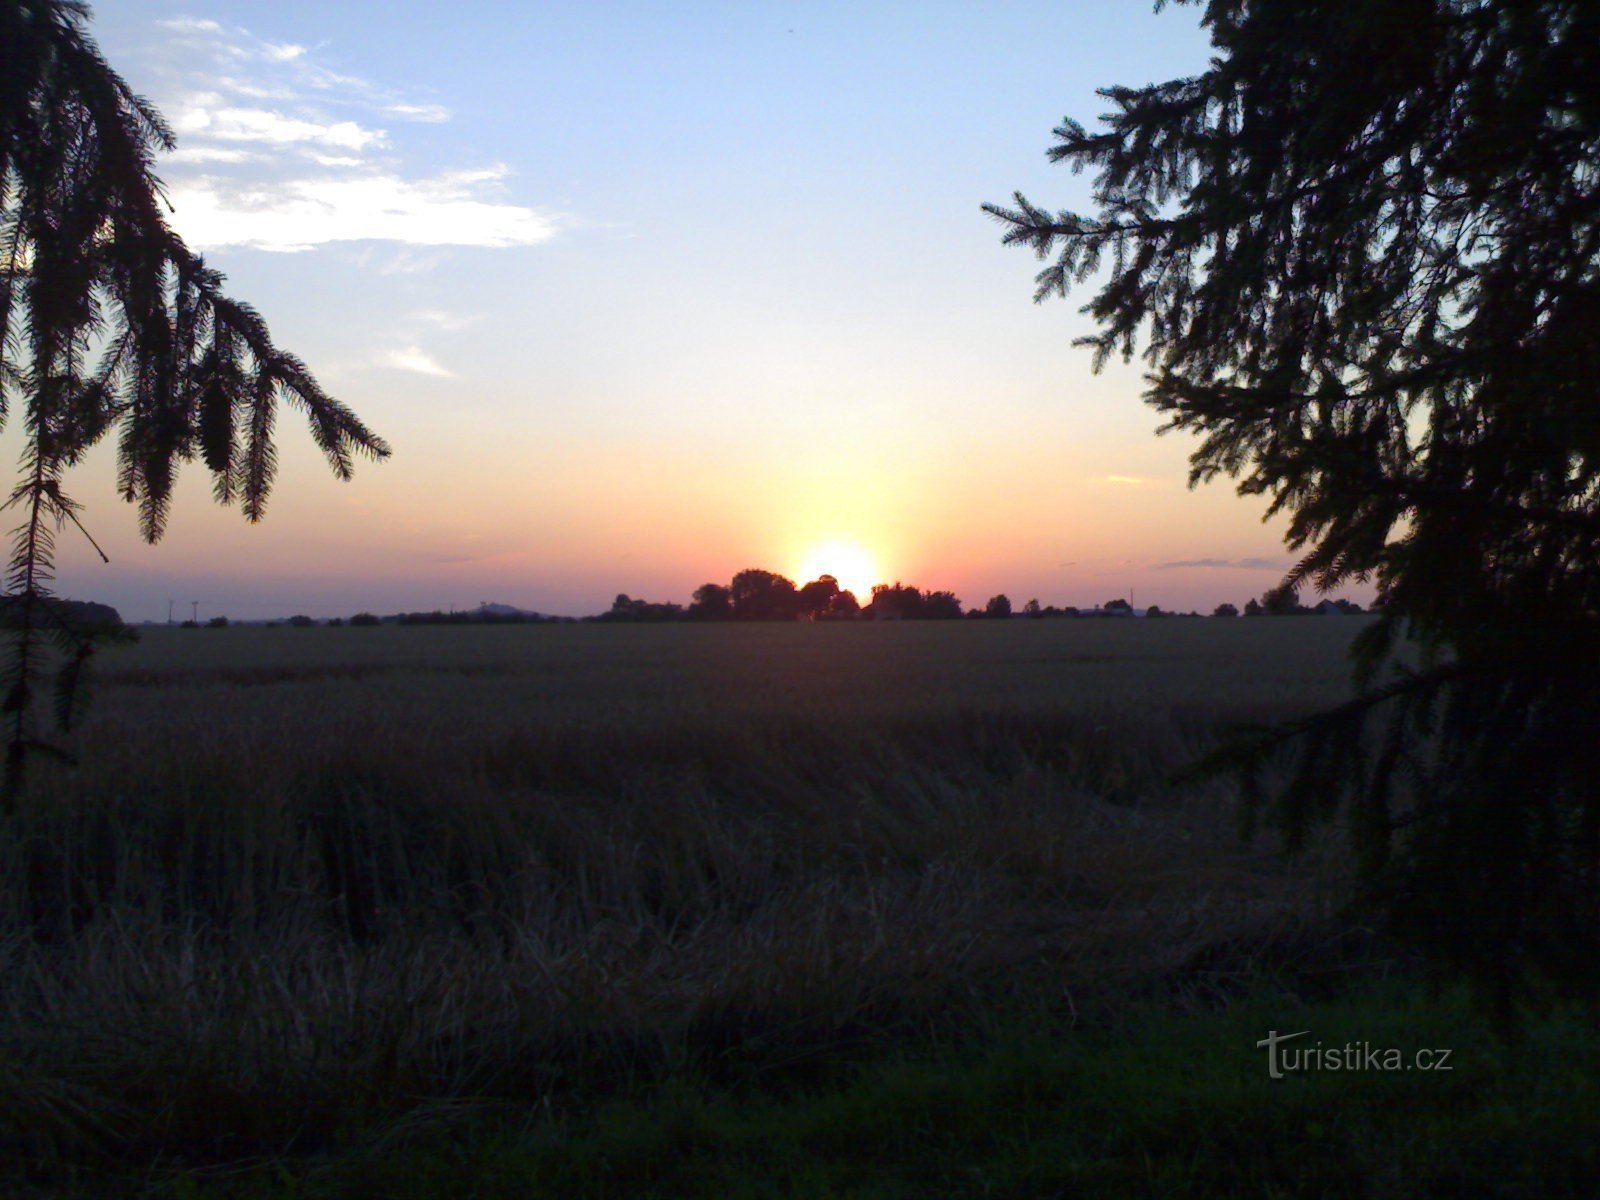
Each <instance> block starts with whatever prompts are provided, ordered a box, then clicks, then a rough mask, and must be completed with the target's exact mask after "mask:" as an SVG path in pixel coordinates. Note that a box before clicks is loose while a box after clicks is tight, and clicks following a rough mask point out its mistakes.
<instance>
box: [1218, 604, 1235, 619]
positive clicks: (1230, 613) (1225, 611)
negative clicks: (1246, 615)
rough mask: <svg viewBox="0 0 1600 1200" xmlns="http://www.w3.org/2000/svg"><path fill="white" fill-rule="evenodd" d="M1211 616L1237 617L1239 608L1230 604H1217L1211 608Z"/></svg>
mask: <svg viewBox="0 0 1600 1200" xmlns="http://www.w3.org/2000/svg"><path fill="white" fill-rule="evenodd" d="M1211 615H1212V616H1213V617H1237V616H1238V615H1239V610H1238V609H1237V608H1235V607H1234V606H1233V605H1231V604H1219V605H1217V607H1216V608H1214V609H1212V610H1211Z"/></svg>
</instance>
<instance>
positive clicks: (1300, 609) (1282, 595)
mask: <svg viewBox="0 0 1600 1200" xmlns="http://www.w3.org/2000/svg"><path fill="white" fill-rule="evenodd" d="M1261 611H1262V612H1264V613H1266V615H1267V616H1269V617H1293V616H1299V615H1300V614H1302V613H1304V612H1305V611H1306V608H1305V605H1303V604H1301V603H1300V595H1299V593H1298V592H1297V591H1296V590H1295V588H1294V585H1293V584H1290V583H1284V584H1280V585H1279V586H1277V587H1275V588H1273V589H1271V590H1270V591H1268V592H1265V593H1264V594H1263V595H1262V597H1261Z"/></svg>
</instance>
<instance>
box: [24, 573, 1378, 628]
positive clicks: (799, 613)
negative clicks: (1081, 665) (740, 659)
mask: <svg viewBox="0 0 1600 1200" xmlns="http://www.w3.org/2000/svg"><path fill="white" fill-rule="evenodd" d="M3 603H4V601H3V600H0V605H3ZM91 607H101V606H91ZM107 611H111V610H107ZM1362 611H1363V610H1362V608H1361V606H1360V605H1359V604H1356V603H1354V602H1353V601H1350V600H1324V601H1322V602H1321V603H1320V604H1318V605H1316V606H1315V607H1307V606H1306V605H1304V604H1301V603H1300V599H1299V595H1298V593H1297V592H1296V591H1295V589H1294V588H1293V587H1290V586H1289V585H1287V584H1285V585H1280V586H1279V587H1276V588H1273V589H1271V590H1269V591H1268V592H1266V593H1265V594H1263V595H1262V597H1261V598H1260V599H1259V600H1249V601H1246V602H1245V606H1244V609H1243V614H1242V615H1244V616H1247V617H1285V616H1308V615H1327V614H1334V613H1340V614H1343V613H1359V612H1362ZM1199 615H1200V614H1199V613H1197V612H1170V611H1168V610H1166V609H1163V608H1161V607H1160V606H1159V605H1154V604H1152V605H1151V606H1150V607H1148V608H1146V609H1143V610H1142V611H1141V610H1138V609H1135V608H1134V606H1133V604H1132V603H1131V602H1130V601H1128V600H1126V599H1124V598H1122V597H1118V598H1116V599H1113V600H1107V601H1105V602H1104V603H1102V604H1097V605H1095V606H1094V607H1093V608H1074V607H1071V606H1070V605H1069V606H1067V607H1064V608H1062V607H1057V606H1056V605H1053V604H1052V605H1042V604H1040V603H1039V601H1038V600H1037V599H1034V600H1029V601H1028V602H1027V603H1026V604H1025V605H1023V606H1022V609H1021V610H1020V612H1019V611H1018V610H1016V609H1015V608H1013V606H1012V604H1011V598H1010V597H1009V596H1007V595H1005V593H1003V592H1002V593H1001V594H1000V595H998V596H991V597H990V598H989V601H988V603H986V604H985V605H984V606H983V607H982V608H967V609H963V608H962V605H961V600H960V598H959V597H958V596H957V595H956V594H955V593H954V592H950V591H924V590H923V589H921V588H918V587H914V586H912V585H910V584H905V583H880V584H878V585H877V586H876V587H874V588H873V589H872V595H871V597H870V598H869V599H868V600H867V603H866V604H862V603H861V602H860V601H858V600H857V599H856V597H855V594H854V593H852V592H850V591H849V590H847V589H845V588H841V587H840V586H839V581H838V580H837V579H835V578H834V577H833V576H832V575H821V576H818V577H817V578H816V579H813V580H812V581H811V582H810V583H807V584H805V585H804V586H799V587H797V586H796V585H795V583H794V581H793V580H792V579H788V578H786V577H784V576H782V575H779V574H777V573H776V572H773V571H763V570H759V569H755V568H752V569H750V570H747V571H740V572H739V573H738V574H737V575H735V576H734V577H733V579H732V580H731V581H730V582H728V583H727V584H720V583H703V584H701V585H700V586H699V587H698V588H696V589H695V591H694V597H693V599H692V601H691V602H690V603H689V604H687V605H684V604H677V603H673V602H672V601H653V600H642V599H637V598H635V597H633V596H629V595H628V594H627V593H626V592H623V593H620V594H618V596H617V598H616V599H615V600H613V601H612V603H611V607H610V608H609V609H608V610H607V611H605V612H603V613H600V614H598V615H596V616H592V617H584V618H583V620H585V621H599V622H604V623H608V624H609V623H616V622H640V623H647V622H669V621H872V620H877V621H949V620H955V619H957V618H964V619H967V620H1010V619H1012V618H1014V617H1016V618H1022V619H1035V618H1059V617H1073V618H1093V617H1136V616H1144V617H1198V616H1199ZM1211 615H1212V616H1214V617H1237V616H1240V615H1241V610H1240V609H1239V608H1237V607H1236V606H1234V605H1232V604H1219V605H1217V607H1216V608H1215V609H1214V610H1213V611H1212V613H1211ZM576 619H577V618H574V617H554V616H546V615H544V614H542V613H534V612H524V611H521V610H518V609H512V608H507V607H506V606H504V605H484V606H483V607H481V608H476V609H462V610H459V611H450V612H446V611H444V610H443V609H434V610H433V611H431V612H407V613H396V614H394V615H393V616H387V617H380V616H378V615H376V614H375V613H370V612H358V613H356V614H355V615H354V616H352V617H350V618H348V620H346V619H345V618H341V617H334V618H332V619H331V620H329V621H327V622H321V623H325V624H327V625H329V626H339V625H345V624H349V625H358V626H371V625H550V624H559V623H563V622H571V621H574V620H576ZM4 623H5V610H4V608H3V607H0V625H3V624H4ZM204 624H205V627H206V628H210V629H225V628H227V627H228V624H229V621H228V618H227V617H212V618H211V619H210V620H209V621H206V622H205V623H204ZM266 624H267V626H268V627H269V628H275V627H277V626H278V625H288V626H291V627H295V628H309V627H312V626H315V625H317V624H319V622H318V621H316V620H314V619H313V618H311V617H308V616H304V615H296V616H293V617H289V618H287V619H286V620H284V621H268V622H267V623H266ZM182 628H184V629H197V628H200V623H199V622H196V621H184V622H183V623H182Z"/></svg>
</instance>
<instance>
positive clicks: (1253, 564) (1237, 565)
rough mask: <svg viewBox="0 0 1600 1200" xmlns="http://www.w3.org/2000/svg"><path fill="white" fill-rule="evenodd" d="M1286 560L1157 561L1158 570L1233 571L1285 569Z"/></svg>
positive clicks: (1201, 559) (1286, 566)
mask: <svg viewBox="0 0 1600 1200" xmlns="http://www.w3.org/2000/svg"><path fill="white" fill-rule="evenodd" d="M1288 567H1289V564H1288V563H1286V562H1281V561H1279V560H1278V559H1273V558H1186V559H1181V560H1179V561H1178V562H1164V563H1157V564H1156V570H1158V571H1186V570H1193V569H1199V568H1206V569H1214V568H1224V569H1228V570H1235V571H1285V570H1287V569H1288Z"/></svg>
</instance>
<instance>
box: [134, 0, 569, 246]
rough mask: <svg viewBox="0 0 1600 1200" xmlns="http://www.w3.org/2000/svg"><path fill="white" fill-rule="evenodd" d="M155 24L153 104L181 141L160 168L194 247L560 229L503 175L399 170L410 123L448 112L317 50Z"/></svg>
mask: <svg viewBox="0 0 1600 1200" xmlns="http://www.w3.org/2000/svg"><path fill="white" fill-rule="evenodd" d="M157 24H159V25H160V26H161V27H162V29H163V31H164V34H165V42H166V44H167V49H166V51H165V53H163V55H162V56H161V58H160V59H159V60H157V61H156V62H155V63H153V64H152V65H153V67H154V70H155V74H156V77H157V79H158V81H159V82H160V85H161V86H160V87H159V89H158V90H157V91H156V99H157V101H158V103H159V104H160V106H161V107H162V109H163V110H164V111H165V112H166V113H167V115H168V117H169V119H170V120H171V121H172V124H173V128H174V129H175V130H176V132H177V134H178V138H179V148H178V150H177V152H175V153H174V154H172V155H169V156H168V157H167V158H166V159H165V160H164V161H163V163H162V169H163V171H164V173H165V174H166V175H167V178H168V183H169V187H168V195H169V197H170V199H171V201H172V204H173V208H174V210H175V211H174V214H173V218H172V220H173V224H174V226H175V227H176V228H177V230H178V231H179V233H181V234H182V235H183V236H184V238H185V239H186V240H187V241H189V242H190V243H191V244H192V245H194V246H196V247H197V248H200V249H213V248H216V247H223V246H247V247H252V248H256V249H261V250H272V251H280V252H292V251H304V250H308V249H311V248H313V247H317V246H323V245H328V244H330V243H336V242H338V243H344V242H356V241H370V242H390V243H398V244H399V245H401V246H404V247H417V246H480V247H506V246H531V245H537V244H538V243H540V242H543V241H547V240H549V239H550V238H551V237H553V236H555V234H556V232H557V231H558V228H559V224H560V223H559V221H558V219H557V217H556V216H555V215H554V214H552V213H549V212H547V211H544V210H541V209H537V208H533V207H529V206H526V205H522V204H517V203H514V202H513V201H512V199H511V198H510V196H509V195H508V183H507V180H508V178H509V171H508V170H507V168H506V167H505V166H503V165H500V164H491V165H487V166H484V167H481V168H478V169H474V170H467V171H432V172H417V171H415V170H412V169H408V168H407V167H405V166H404V165H403V160H402V152H403V150H404V144H403V143H404V133H403V129H404V126H405V125H407V124H415V123H438V122H443V121H448V120H449V119H450V110H449V109H448V108H447V107H445V106H444V105H443V104H440V103H438V102H436V101H434V100H431V99H429V98H426V97H417V96H411V95H406V94H404V93H402V92H400V91H398V90H395V89H392V88H388V87H385V86H382V85H380V84H377V83H373V82H371V81H369V80H366V79H362V78H360V77H358V76H355V75H350V74H347V73H344V72H341V71H338V70H335V69H333V68H331V67H329V66H328V65H326V62H325V61H323V59H324V58H325V57H326V56H325V54H324V53H323V50H324V48H323V47H320V46H319V47H308V46H306V45H302V44H300V43H298V42H273V41H268V40H266V39H263V38H260V37H257V36H255V35H254V34H252V33H250V32H249V31H248V30H246V29H243V28H240V27H237V26H225V25H223V24H221V23H219V22H217V21H214V20H209V19H203V18H197V17H192V16H182V17H175V18H171V19H169V20H164V21H160V22H157ZM173 46H176V47H178V48H179V50H180V52H179V53H177V54H174V53H172V50H171V47H173ZM397 129H398V130H399V131H400V132H396V130H397Z"/></svg>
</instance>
